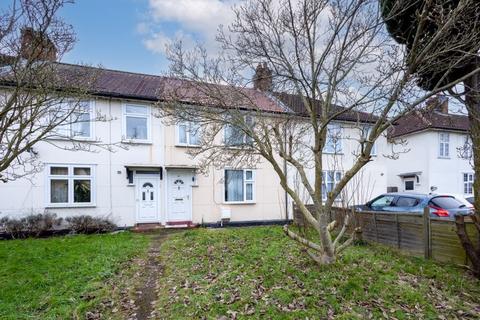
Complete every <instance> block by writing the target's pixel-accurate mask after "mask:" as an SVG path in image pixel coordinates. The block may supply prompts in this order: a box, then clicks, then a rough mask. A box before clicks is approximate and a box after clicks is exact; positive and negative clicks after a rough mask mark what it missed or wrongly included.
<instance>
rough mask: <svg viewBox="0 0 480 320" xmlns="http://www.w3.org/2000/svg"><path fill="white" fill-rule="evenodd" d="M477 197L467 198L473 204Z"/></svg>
mask: <svg viewBox="0 0 480 320" xmlns="http://www.w3.org/2000/svg"><path fill="white" fill-rule="evenodd" d="M474 200H475V198H474V197H468V198H467V201H468V202H470V203H471V204H473V202H474Z"/></svg>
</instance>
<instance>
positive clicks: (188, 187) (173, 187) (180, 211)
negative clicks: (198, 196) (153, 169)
mask: <svg viewBox="0 0 480 320" xmlns="http://www.w3.org/2000/svg"><path fill="white" fill-rule="evenodd" d="M167 194H168V208H167V212H168V222H175V221H192V213H191V210H192V172H191V171H185V170H169V171H168V191H167Z"/></svg>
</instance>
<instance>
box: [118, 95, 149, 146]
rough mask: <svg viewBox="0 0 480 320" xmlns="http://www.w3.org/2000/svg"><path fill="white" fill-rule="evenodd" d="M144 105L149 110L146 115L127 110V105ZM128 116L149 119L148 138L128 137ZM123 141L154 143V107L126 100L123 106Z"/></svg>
mask: <svg viewBox="0 0 480 320" xmlns="http://www.w3.org/2000/svg"><path fill="white" fill-rule="evenodd" d="M128 106H132V107H142V108H146V109H147V112H146V114H145V115H142V114H138V113H131V112H127V107H128ZM127 117H133V118H142V119H147V138H146V139H132V138H128V137H127ZM122 142H123V143H138V144H151V143H152V109H151V106H150V105H147V104H141V103H135V102H124V103H123V108H122Z"/></svg>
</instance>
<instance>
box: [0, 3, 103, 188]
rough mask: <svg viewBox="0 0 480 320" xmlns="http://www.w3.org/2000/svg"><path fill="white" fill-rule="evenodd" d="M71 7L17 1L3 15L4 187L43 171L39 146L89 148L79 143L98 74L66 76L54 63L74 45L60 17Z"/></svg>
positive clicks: (0, 124)
mask: <svg viewBox="0 0 480 320" xmlns="http://www.w3.org/2000/svg"><path fill="white" fill-rule="evenodd" d="M71 2H72V1H69V0H18V1H16V0H15V1H13V2H12V4H11V5H10V6H9V7H8V8H6V9H5V10H4V11H3V12H1V13H0V82H1V83H0V84H1V86H2V90H1V93H0V180H1V181H3V182H6V181H8V180H14V179H17V178H19V177H21V176H25V175H28V174H31V173H34V172H37V171H39V170H40V169H41V168H42V167H41V164H40V163H39V161H38V156H37V152H36V151H35V148H34V146H35V145H36V144H37V143H38V142H40V141H45V142H48V143H51V144H56V143H57V144H58V145H59V146H61V147H62V148H65V149H72V150H79V149H82V150H84V149H88V148H89V147H88V146H86V144H85V141H83V140H82V139H81V135H82V133H83V131H82V130H85V128H86V126H88V123H89V121H91V120H92V119H89V118H88V117H87V116H86V115H88V112H89V110H88V107H87V106H86V105H85V104H84V103H83V101H84V99H86V97H87V93H88V91H89V88H90V87H91V86H92V84H93V82H94V78H95V75H94V72H89V73H84V72H82V71H81V70H77V72H65V70H62V68H61V67H60V66H59V65H58V64H57V63H55V61H56V60H58V59H60V58H61V57H62V56H63V55H64V54H65V53H66V52H68V51H69V50H70V49H71V48H72V46H73V44H74V42H75V35H74V32H73V30H72V27H71V26H70V25H68V24H66V23H65V22H64V21H62V20H61V19H59V18H58V11H59V10H60V9H61V8H62V7H63V6H64V5H65V4H68V3H71ZM66 141H68V142H70V144H69V145H67V144H65V142H66ZM59 142H60V143H59Z"/></svg>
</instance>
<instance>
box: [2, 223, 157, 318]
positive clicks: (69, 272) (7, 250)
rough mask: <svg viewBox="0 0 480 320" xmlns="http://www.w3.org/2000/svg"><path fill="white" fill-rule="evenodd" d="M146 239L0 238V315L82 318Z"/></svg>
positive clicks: (130, 236)
mask: <svg viewBox="0 0 480 320" xmlns="http://www.w3.org/2000/svg"><path fill="white" fill-rule="evenodd" d="M148 243H149V239H148V238H147V237H145V236H142V235H138V234H131V233H128V232H125V233H119V234H105V235H89V236H85V235H79V236H66V237H55V238H48V239H26V240H12V241H2V242H0V261H1V264H0V284H1V285H0V319H72V318H80V319H84V318H85V312H86V311H87V310H89V309H91V308H93V307H94V306H96V305H98V304H99V303H100V301H102V299H105V298H108V297H109V295H111V292H110V291H111V287H109V286H108V285H106V283H107V282H108V280H109V279H111V278H112V277H113V276H114V275H115V274H116V273H118V272H119V270H120V269H121V267H122V265H123V264H124V263H126V262H127V261H129V260H130V259H132V258H133V257H135V256H138V255H142V254H145V252H146V250H147V247H148Z"/></svg>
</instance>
